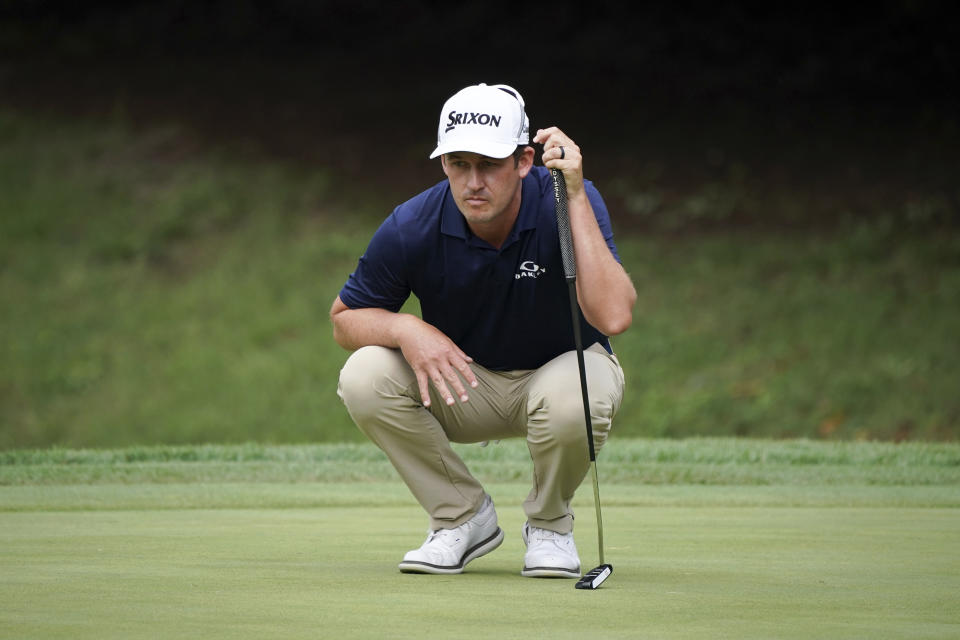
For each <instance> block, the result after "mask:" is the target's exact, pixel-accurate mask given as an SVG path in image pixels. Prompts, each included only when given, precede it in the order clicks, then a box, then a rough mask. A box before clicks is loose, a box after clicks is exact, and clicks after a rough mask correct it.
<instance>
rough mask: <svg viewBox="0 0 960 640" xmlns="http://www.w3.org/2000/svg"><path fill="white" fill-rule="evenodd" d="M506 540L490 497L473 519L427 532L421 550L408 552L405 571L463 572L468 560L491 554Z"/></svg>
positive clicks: (403, 566)
mask: <svg viewBox="0 0 960 640" xmlns="http://www.w3.org/2000/svg"><path fill="white" fill-rule="evenodd" d="M501 542H503V530H502V529H501V528H500V527H499V526H497V512H496V511H495V510H494V508H493V500H492V499H491V498H490V496H487V497H486V498H485V499H484V501H483V506H482V507H480V510H479V511H478V512H477V513H476V515H474V516H473V517H472V518H470V519H469V520H467V521H466V522H464V523H463V524H462V525H460V526H459V527H454V528H453V529H437V530H436V531H429V532H428V533H427V539H426V541H425V542H424V543H423V544H422V545H421V546H420V548H419V549H414V550H413V551H408V552H407V553H406V555H405V556H403V562H401V563H400V565H399V566H400V571H402V572H404V573H462V572H463V568H464V567H465V566H467V563H468V562H470V561H471V560H473V559H475V558H479V557H480V556H482V555H485V554H487V553H490V552H491V551H493V550H494V549H496V548H497V547H499V546H500V543H501Z"/></svg>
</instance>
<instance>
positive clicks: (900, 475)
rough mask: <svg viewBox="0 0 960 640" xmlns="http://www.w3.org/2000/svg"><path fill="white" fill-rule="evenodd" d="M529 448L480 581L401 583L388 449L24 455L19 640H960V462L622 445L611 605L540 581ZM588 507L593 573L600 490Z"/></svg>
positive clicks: (925, 451) (868, 447)
mask: <svg viewBox="0 0 960 640" xmlns="http://www.w3.org/2000/svg"><path fill="white" fill-rule="evenodd" d="M517 444H518V443H516V442H514V441H511V442H504V443H502V444H501V445H499V446H497V447H490V448H486V449H480V448H479V447H476V446H472V447H461V448H460V449H461V451H462V454H463V456H464V458H465V459H467V460H468V464H469V465H470V466H471V468H474V467H475V468H476V472H477V475H478V477H480V478H481V479H482V480H483V481H484V484H485V486H486V487H487V489H488V491H489V492H490V493H491V495H492V496H493V497H494V500H495V501H496V504H497V510H498V515H499V519H500V524H501V526H502V527H503V528H504V530H505V531H506V533H507V537H506V540H505V542H504V544H503V545H502V546H501V547H500V548H499V549H498V550H496V551H495V552H494V553H492V554H490V555H489V556H485V557H483V558H481V559H479V560H476V561H475V562H473V563H471V564H470V565H469V567H468V570H467V572H465V573H464V574H462V575H459V576H411V575H404V574H401V573H399V572H398V571H397V569H396V563H397V562H398V560H399V558H400V556H401V555H402V553H403V552H404V551H406V550H407V549H409V548H413V547H415V546H417V545H418V544H420V542H422V537H423V533H424V529H425V527H426V518H425V516H424V515H423V513H422V511H421V509H420V508H419V506H417V505H416V503H415V502H414V500H413V498H412V497H411V496H410V494H409V493H408V492H407V491H406V489H405V488H404V487H403V486H402V484H401V483H400V481H399V480H398V479H396V477H395V476H394V477H390V472H389V469H388V468H387V463H386V462H385V461H384V460H383V458H382V456H381V455H379V454H378V453H377V452H376V450H375V449H373V448H372V447H371V446H370V445H352V444H343V445H310V446H299V447H294V446H262V445H255V444H250V445H243V446H201V447H185V446H184V447H136V448H128V449H114V450H63V449H60V450H40V451H38V450H34V451H7V452H4V453H3V454H2V455H0V472H2V475H0V568H2V571H0V602H3V606H2V607H0V637H10V638H61V637H62V638H141V637H142V638H147V637H209V638H262V637H275V638H307V637H317V636H318V635H320V636H322V637H344V638H354V637H358V638H359V637H392V638H422V637H425V636H430V635H450V634H455V635H457V636H459V637H466V638H528V637H543V636H549V637H558V638H574V637H582V636H584V635H591V636H593V637H603V638H637V637H655V638H678V639H679V638H703V637H731V638H743V637H763V638H767V637H775V638H825V637H829V638H863V637H877V638H907V637H909V638H947V637H955V636H956V635H957V634H958V633H960V615H958V614H957V613H956V608H955V607H954V606H953V604H954V601H955V599H956V597H955V596H956V592H957V590H958V589H960V492H958V491H957V488H958V486H960V477H958V475H957V470H958V467H960V448H958V445H956V444H900V445H894V444H881V443H855V442H851V443H823V442H810V441H783V442H779V441H763V440H733V439H692V440H681V441H678V440H652V441H646V440H620V441H617V440H611V441H610V446H609V447H607V448H605V449H604V451H603V452H602V454H601V476H602V477H603V479H602V487H601V493H602V500H603V515H604V533H605V550H606V560H607V561H608V562H610V563H612V564H613V566H614V575H613V576H612V577H611V578H610V579H609V580H608V581H607V582H606V583H605V585H604V586H603V587H602V589H600V590H599V591H596V592H584V591H578V590H576V589H574V588H573V583H572V581H568V580H532V579H525V578H522V577H520V575H519V568H520V563H521V561H522V557H523V546H522V543H521V541H520V538H519V535H518V531H519V528H520V526H521V524H522V522H523V513H522V509H521V503H522V501H523V499H524V497H525V494H526V492H527V490H528V489H529V486H528V483H527V482H526V481H525V480H522V479H518V478H515V477H514V476H516V475H518V474H519V473H520V472H521V471H522V470H524V469H525V471H526V472H529V462H526V461H525V460H524V458H523V455H524V453H525V452H524V451H523V449H522V447H518V446H515V445H517ZM337 465H343V466H339V467H338V466H337ZM675 465H682V466H683V467H684V468H685V469H686V470H687V471H686V472H685V474H686V475H687V476H688V477H692V478H698V479H699V484H691V483H684V482H680V481H672V482H667V481H665V480H664V479H665V478H667V477H669V476H671V474H674V473H675V472H676V467H675ZM630 466H636V467H639V468H643V469H644V471H643V474H642V475H641V476H636V475H632V474H631V472H630V471H629V469H628V468H629V467H630ZM171 468H177V469H179V471H177V472H176V473H173V474H170V475H168V474H167V473H164V472H162V470H163V469H167V470H169V469H171ZM310 468H312V469H314V472H313V474H312V475H311V474H309V473H305V471H306V470H307V469H310ZM344 468H353V469H354V470H355V471H356V472H358V475H357V476H356V477H354V478H353V479H352V480H344V479H343V478H339V479H338V478H337V477H336V473H338V472H339V470H342V469H344ZM78 469H79V470H84V471H81V472H76V470H78ZM330 469H333V470H334V471H333V472H332V473H329V472H330ZM908 469H909V470H911V471H910V472H909V473H904V472H905V470H908ZM364 470H365V471H364ZM787 470H789V471H787ZM361 471H362V472H363V473H359V472H361ZM521 475H522V474H521ZM244 476H247V477H246V480H243V478H244ZM174 478H176V481H173V479H174ZM658 479H659V480H658ZM574 508H575V509H576V511H577V514H578V516H579V517H578V518H577V529H576V533H577V543H578V548H579V550H580V554H581V558H582V560H583V562H584V564H585V565H590V566H593V565H594V564H596V562H597V555H596V554H597V551H596V533H595V525H594V522H593V506H592V496H591V491H590V490H589V489H588V488H587V487H584V488H582V489H581V491H580V492H579V494H578V496H577V498H576V499H575V500H574Z"/></svg>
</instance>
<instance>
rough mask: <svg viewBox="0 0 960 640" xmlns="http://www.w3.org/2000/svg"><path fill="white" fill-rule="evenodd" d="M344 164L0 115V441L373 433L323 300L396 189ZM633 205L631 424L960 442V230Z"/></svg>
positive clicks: (619, 346)
mask: <svg viewBox="0 0 960 640" xmlns="http://www.w3.org/2000/svg"><path fill="white" fill-rule="evenodd" d="M333 169H334V168H333V167H329V168H326V167H311V168H309V169H305V168H301V167H296V166H291V165H288V164H280V163H277V162H268V161H266V160H262V159H261V160H257V159H251V158H245V157H243V156H242V155H236V154H229V153H227V152H226V151H219V152H218V151H216V150H213V151H211V150H201V149H198V148H196V145H195V144H194V143H193V142H192V140H191V138H190V136H189V134H188V133H187V132H185V131H183V130H181V129H179V128H177V127H176V126H174V125H170V126H160V125H158V126H155V127H152V128H148V129H139V130H137V129H134V128H133V127H130V126H128V125H126V124H125V123H124V121H123V119H122V117H119V116H118V117H114V118H112V119H107V121H106V122H105V123H104V122H101V123H99V124H92V123H86V122H66V121H51V120H40V119H35V118H31V117H28V116H26V115H23V114H20V113H16V112H11V111H0V305H2V307H3V310H4V311H3V313H2V314H0V335H2V336H3V340H2V341H0V449H9V448H25V447H47V446H51V445H59V446H64V447H105V446H109V447H117V446H119V447H126V446H134V445H149V444H196V443H204V442H221V443H244V442H249V441H258V442H264V443H293V444H299V443H307V442H318V441H325V442H344V441H353V442H360V441H362V440H363V437H362V435H361V434H360V433H358V432H357V430H356V429H355V428H354V427H353V425H352V424H351V423H350V420H349V417H348V416H347V414H346V412H345V411H344V410H343V407H342V406H341V405H340V403H339V400H338V399H337V397H336V394H335V386H336V379H337V375H338V372H339V369H340V366H341V365H342V363H343V361H344V360H345V358H346V353H345V352H344V351H342V350H341V349H340V348H339V347H338V346H337V345H336V344H334V342H333V340H332V338H331V328H330V325H329V321H328V319H327V311H328V309H329V305H330V303H331V301H332V299H333V298H334V296H335V295H336V294H337V292H338V290H339V288H340V286H341V285H342V283H343V281H344V280H345V278H346V277H347V275H348V274H349V273H350V271H351V270H352V269H353V268H354V266H355V264H356V259H357V257H358V256H359V254H360V253H361V252H362V251H363V248H364V246H365V244H366V241H367V240H368V238H369V235H370V234H371V233H372V230H373V228H374V227H375V225H376V224H377V223H378V221H379V220H380V219H382V217H383V216H384V215H386V213H387V212H388V211H389V209H390V207H391V206H393V205H394V204H395V203H393V202H384V201H382V200H381V199H378V196H377V194H376V191H377V188H376V185H375V184H371V185H343V184H337V183H336V182H335V181H334V179H333V178H332V177H331V176H332V175H333ZM440 177H441V176H440V175H439V173H438V179H439V178H440ZM598 183H599V186H600V187H601V188H603V186H604V184H603V179H602V176H601V177H598ZM419 186H426V185H419ZM419 186H418V185H411V193H413V191H414V190H416V189H417V188H419ZM621 187H622V185H621ZM618 220H620V221H625V220H626V217H625V216H624V217H618V216H617V212H614V226H615V229H619V231H618V244H619V247H620V250H621V254H622V256H623V260H624V264H625V266H626V267H627V269H628V270H629V271H630V273H631V275H632V277H633V278H634V280H635V282H636V284H637V288H638V291H639V294H640V299H639V302H638V305H637V309H636V320H635V323H634V326H633V327H632V328H631V329H630V331H628V332H627V333H626V334H624V335H623V336H619V337H617V338H616V339H615V340H614V346H615V348H616V350H617V351H618V354H619V355H620V357H621V361H622V362H623V365H624V368H625V370H626V377H627V384H628V389H627V393H626V396H625V400H624V404H623V407H622V410H621V413H620V415H619V416H618V419H617V422H616V425H615V429H616V430H617V433H618V434H620V435H621V436H623V437H636V436H644V437H671V438H673V437H689V436H693V435H713V436H723V435H738V436H756V437H797V438H824V439H841V440H856V439H859V440H873V439H882V440H904V439H906V440H952V439H955V438H956V437H957V435H958V433H960V399H958V398H960V396H958V394H957V393H956V389H957V388H958V384H960V364H958V363H960V342H958V341H957V340H956V336H957V335H958V334H960V236H958V235H957V233H956V232H955V231H946V232H933V231H927V232H923V231H917V230H916V229H914V230H911V231H909V232H907V231H903V230H901V229H898V228H895V227H892V226H889V225H886V224H884V223H880V224H874V225H863V226H851V227H841V228H839V229H838V230H835V231H832V232H819V233H812V232H810V233H796V234H793V233H791V234H786V233H782V234H777V233H759V232H745V231H741V232H725V233H717V234H713V235H699V236H692V237H679V236H675V235H665V236H642V235H639V234H635V233H629V232H628V231H627V230H626V229H625V228H621V227H618V224H619V223H618ZM620 231H622V233H620ZM415 308H416V306H415V305H412V307H411V309H413V310H415Z"/></svg>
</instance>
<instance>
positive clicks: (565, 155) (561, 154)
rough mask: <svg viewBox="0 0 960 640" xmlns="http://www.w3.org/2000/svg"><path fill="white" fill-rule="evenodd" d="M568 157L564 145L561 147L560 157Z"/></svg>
mask: <svg viewBox="0 0 960 640" xmlns="http://www.w3.org/2000/svg"><path fill="white" fill-rule="evenodd" d="M566 157H567V153H566V152H565V151H564V150H563V147H560V159H561V160H563V159H564V158H566Z"/></svg>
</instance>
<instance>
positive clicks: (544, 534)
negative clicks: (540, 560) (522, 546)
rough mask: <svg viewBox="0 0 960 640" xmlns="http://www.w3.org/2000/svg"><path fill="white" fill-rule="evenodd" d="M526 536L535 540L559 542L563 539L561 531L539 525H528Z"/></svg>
mask: <svg viewBox="0 0 960 640" xmlns="http://www.w3.org/2000/svg"><path fill="white" fill-rule="evenodd" d="M527 538H528V539H529V540H535V541H537V542H555V543H557V544H561V543H563V542H564V541H565V537H564V535H563V534H562V533H557V532H556V531H551V530H550V529H541V528H540V527H530V529H529V531H528V533H527Z"/></svg>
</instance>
